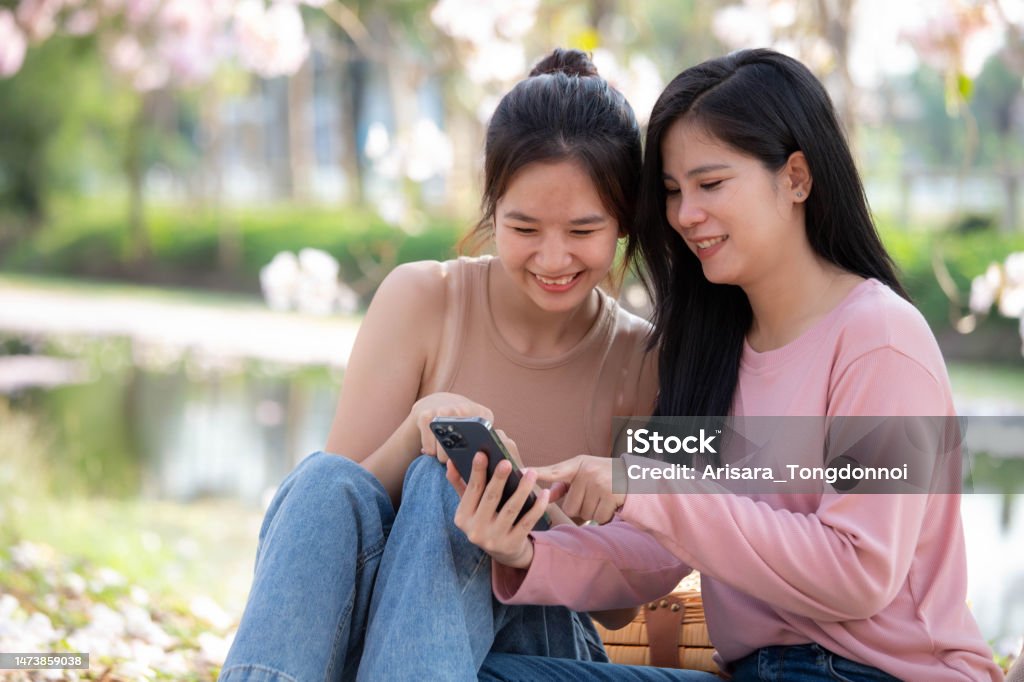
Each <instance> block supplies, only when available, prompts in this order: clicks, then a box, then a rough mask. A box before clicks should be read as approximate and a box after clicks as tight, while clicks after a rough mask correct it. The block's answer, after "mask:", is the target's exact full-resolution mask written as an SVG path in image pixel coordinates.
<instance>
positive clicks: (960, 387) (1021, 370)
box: [947, 361, 1024, 413]
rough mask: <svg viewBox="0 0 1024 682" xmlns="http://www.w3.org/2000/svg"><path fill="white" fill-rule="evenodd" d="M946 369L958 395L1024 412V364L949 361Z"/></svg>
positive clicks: (1023, 362)
mask: <svg viewBox="0 0 1024 682" xmlns="http://www.w3.org/2000/svg"><path fill="white" fill-rule="evenodd" d="M947 369H948V371H949V380H950V383H951V384H952V385H953V392H954V393H955V394H957V395H958V396H962V397H964V398H968V399H986V400H995V401H999V402H1006V403H1010V404H1013V405H1017V406H1019V407H1020V409H1021V412H1022V413H1024V361H1022V362H1021V363H1020V364H1019V365H1016V366H1014V365H1003V364H977V363H962V362H950V363H948V364H947Z"/></svg>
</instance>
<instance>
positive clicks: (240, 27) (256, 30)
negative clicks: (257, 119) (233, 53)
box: [235, 0, 309, 78]
mask: <svg viewBox="0 0 1024 682" xmlns="http://www.w3.org/2000/svg"><path fill="white" fill-rule="evenodd" d="M235 30H236V33H237V35H238V52H239V57H240V58H241V61H242V65H243V66H244V67H245V68H246V69H249V70H251V71H255V72H256V73H258V74H259V75H261V76H263V77H264V78H273V77H275V76H283V75H289V74H293V73H295V72H296V71H298V70H299V68H300V67H301V66H302V63H303V62H304V61H305V60H306V56H307V55H308V54H309V40H308V39H307V38H306V32H305V26H304V25H303V23H302V15H301V14H300V13H299V10H298V8H297V7H296V6H295V5H291V4H288V3H276V4H274V5H271V6H270V8H265V7H264V6H263V2H262V0H242V2H240V3H239V4H238V7H237V10H236V12H235Z"/></svg>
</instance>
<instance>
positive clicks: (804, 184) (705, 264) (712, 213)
mask: <svg viewBox="0 0 1024 682" xmlns="http://www.w3.org/2000/svg"><path fill="white" fill-rule="evenodd" d="M661 154H662V173H663V179H664V183H665V190H666V202H665V210H666V214H667V218H668V222H669V225H671V226H672V228H673V229H674V230H675V231H676V232H678V233H679V234H680V235H681V236H682V237H683V239H684V240H685V242H686V245H687V247H688V248H689V249H690V251H692V252H693V253H694V254H695V255H696V256H697V258H699V259H700V263H701V267H702V268H703V270H704V276H705V277H707V279H708V280H709V281H711V282H714V283H716V284H736V285H739V286H742V287H748V286H750V285H753V284H755V283H757V282H759V281H761V280H763V279H764V278H765V277H769V276H772V275H777V274H778V273H785V272H786V267H787V265H788V264H793V263H795V262H797V260H798V258H802V257H803V256H805V255H806V254H807V253H808V252H809V251H810V245H809V244H808V242H807V236H806V232H805V229H804V217H803V203H802V202H803V200H804V199H805V197H806V195H807V193H808V192H809V190H810V177H809V174H808V173H806V163H805V161H804V160H803V155H802V154H800V153H799V152H797V153H795V154H793V155H792V156H791V157H790V160H789V162H788V163H787V164H786V165H785V166H784V167H783V168H782V169H781V170H779V171H778V172H772V171H769V170H768V169H767V168H765V167H764V164H762V163H761V161H760V160H758V159H756V158H754V157H753V156H749V155H747V154H743V153H741V152H739V151H737V150H735V149H733V148H732V147H729V146H727V145H725V144H724V143H721V142H720V141H718V140H717V139H716V138H714V137H713V136H712V135H711V134H710V133H708V132H706V131H705V130H704V129H703V128H702V127H700V126H699V125H696V124H694V123H693V122H692V121H689V120H687V119H679V120H677V121H676V122H675V123H673V124H672V125H671V126H670V127H669V129H668V130H667V131H666V133H665V136H664V137H663V139H662V145H661ZM794 163H795V165H794Z"/></svg>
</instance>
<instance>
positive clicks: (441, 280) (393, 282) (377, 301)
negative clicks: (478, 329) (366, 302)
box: [371, 260, 452, 319]
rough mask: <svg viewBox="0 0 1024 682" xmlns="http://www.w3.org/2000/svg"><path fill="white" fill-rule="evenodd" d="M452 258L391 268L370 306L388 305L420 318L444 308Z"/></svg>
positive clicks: (390, 308)
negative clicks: (444, 260)
mask: <svg viewBox="0 0 1024 682" xmlns="http://www.w3.org/2000/svg"><path fill="white" fill-rule="evenodd" d="M450 263H451V261H447V262H440V261H432V260H423V261H411V262H408V263H401V264H400V265H396V266H395V267H394V268H392V269H391V272H389V273H388V274H387V276H386V277H385V278H384V281H382V282H381V284H380V286H379V287H378V288H377V292H376V293H375V294H374V297H373V302H372V303H371V307H385V308H388V309H389V310H394V312H396V313H400V314H403V315H409V316H412V317H415V318H417V319H422V318H423V317H424V316H427V315H432V314H434V313H436V312H437V311H438V310H443V309H444V306H445V300H446V298H447V280H448V279H449V277H451V275H452V272H451V268H450Z"/></svg>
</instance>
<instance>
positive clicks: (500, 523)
mask: <svg viewBox="0 0 1024 682" xmlns="http://www.w3.org/2000/svg"><path fill="white" fill-rule="evenodd" d="M511 472H512V465H511V464H510V463H508V462H499V463H498V465H497V466H496V467H495V469H494V476H493V477H492V478H491V479H490V480H489V481H488V480H486V476H487V457H486V456H485V455H484V453H482V452H478V453H476V455H474V456H473V472H472V473H471V474H470V476H469V481H468V482H463V480H462V476H461V474H459V471H458V469H456V468H455V463H454V462H453V461H452V460H448V474H447V478H448V482H449V483H451V484H452V487H454V488H455V490H456V491H457V492H458V493H459V497H460V498H461V499H460V501H459V506H458V508H457V509H456V510H455V519H454V521H455V525H456V526H458V527H459V528H460V529H461V530H462V531H463V532H464V533H465V534H466V537H467V538H468V539H469V541H470V542H472V543H473V544H474V545H476V546H477V547H479V548H480V549H482V550H483V551H484V552H486V553H487V554H489V555H490V556H491V559H492V560H494V561H495V562H497V563H500V564H504V565H505V566H511V567H512V568H522V569H527V568H529V567H530V564H531V563H533V555H534V551H533V539H532V538H531V537H530V532H531V530H532V529H533V527H534V526H535V525H536V524H537V523H538V522H539V521H540V520H541V517H542V516H543V515H544V512H545V510H546V509H547V508H548V503H549V502H550V499H551V493H550V491H548V490H542V491H540V495H538V496H537V501H536V503H535V504H534V506H533V507H532V508H531V509H530V510H529V511H527V512H526V514H525V515H524V516H523V518H522V519H520V520H519V522H515V521H514V519H513V517H514V516H515V514H516V512H517V511H519V510H520V509H522V508H523V505H524V503H525V502H526V498H527V496H528V495H530V494H531V492H532V490H533V487H534V484H535V483H536V480H537V474H536V472H535V471H533V470H532V469H530V470H528V471H527V472H526V473H525V474H524V475H523V477H522V480H521V481H520V483H519V486H518V487H517V488H516V491H515V493H514V494H513V495H512V497H510V498H509V499H508V501H507V502H506V503H505V506H504V507H503V508H502V509H501V510H500V511H499V510H498V498H499V497H500V496H501V490H502V488H503V487H504V485H505V483H506V482H507V480H508V476H509V474H510V473H511Z"/></svg>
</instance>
